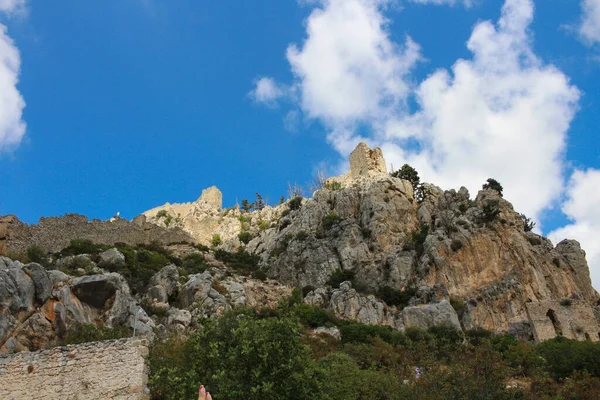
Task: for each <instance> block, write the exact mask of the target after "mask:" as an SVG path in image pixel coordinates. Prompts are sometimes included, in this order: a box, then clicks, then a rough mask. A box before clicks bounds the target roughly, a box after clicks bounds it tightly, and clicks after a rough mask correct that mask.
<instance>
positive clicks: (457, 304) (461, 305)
mask: <svg viewBox="0 0 600 400" xmlns="http://www.w3.org/2000/svg"><path fill="white" fill-rule="evenodd" d="M450 305H451V306H452V308H454V311H456V314H457V315H458V318H459V319H460V318H462V316H463V315H464V313H465V312H466V311H467V304H466V303H465V301H464V300H463V299H459V298H458V297H450Z"/></svg>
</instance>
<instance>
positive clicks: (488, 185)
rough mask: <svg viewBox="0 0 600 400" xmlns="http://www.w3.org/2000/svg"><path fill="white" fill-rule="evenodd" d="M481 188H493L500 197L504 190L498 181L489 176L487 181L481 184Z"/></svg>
mask: <svg viewBox="0 0 600 400" xmlns="http://www.w3.org/2000/svg"><path fill="white" fill-rule="evenodd" d="M482 188H483V189H484V190H487V189H493V190H495V191H496V192H498V194H499V195H500V197H502V191H503V190H504V188H503V187H502V185H501V184H500V182H498V181H497V180H495V179H493V178H489V179H488V180H487V183H484V184H483V186H482Z"/></svg>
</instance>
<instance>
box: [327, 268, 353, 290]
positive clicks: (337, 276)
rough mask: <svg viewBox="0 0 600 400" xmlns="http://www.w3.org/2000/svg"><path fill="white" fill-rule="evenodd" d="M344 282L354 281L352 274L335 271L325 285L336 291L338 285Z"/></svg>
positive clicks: (339, 270)
mask: <svg viewBox="0 0 600 400" xmlns="http://www.w3.org/2000/svg"><path fill="white" fill-rule="evenodd" d="M346 281H350V282H353V281H354V272H351V271H343V270H341V269H338V270H337V271H334V272H333V274H331V276H330V277H329V280H328V281H327V284H328V285H330V286H331V287H332V288H334V289H337V288H339V287H340V284H341V283H342V282H346Z"/></svg>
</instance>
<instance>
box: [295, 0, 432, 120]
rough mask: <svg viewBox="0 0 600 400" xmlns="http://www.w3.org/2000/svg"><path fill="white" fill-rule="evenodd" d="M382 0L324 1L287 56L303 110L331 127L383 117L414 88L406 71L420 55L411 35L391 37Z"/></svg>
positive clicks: (394, 109) (382, 118)
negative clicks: (300, 41) (395, 39)
mask: <svg viewBox="0 0 600 400" xmlns="http://www.w3.org/2000/svg"><path fill="white" fill-rule="evenodd" d="M387 3H388V1H384V0H327V1H322V2H320V7H317V8H316V9H315V10H314V11H313V12H312V13H311V15H310V16H309V18H308V20H307V23H306V27H307V28H306V30H307V38H306V40H305V42H304V43H303V45H302V46H301V47H298V46H297V45H291V46H290V47H289V48H288V50H287V58H288V61H289V63H290V65H291V68H292V71H293V73H294V75H295V77H296V82H295V84H294V85H295V86H296V87H297V89H298V92H299V95H300V102H301V106H302V109H303V110H304V112H305V113H306V114H307V115H308V116H309V117H311V118H319V119H321V120H322V121H323V122H324V123H325V124H326V125H327V126H328V127H330V128H332V129H342V130H344V129H354V127H356V126H357V124H359V123H361V122H365V123H370V124H373V123H381V122H383V121H384V120H385V119H387V118H389V117H390V116H391V115H392V114H393V113H394V112H395V111H397V110H398V109H402V108H403V107H404V105H405V103H406V98H407V96H408V95H409V93H410V88H409V85H408V84H407V83H406V82H405V77H406V76H407V75H408V74H409V72H410V71H411V69H412V68H413V67H414V65H415V64H416V62H417V61H418V60H419V58H420V54H419V46H417V45H416V43H414V42H413V41H412V40H411V39H410V38H409V37H407V38H406V40H405V43H404V44H403V45H402V46H400V45H398V44H396V43H394V42H392V41H391V40H390V39H389V33H388V32H387V30H386V25H387V23H388V21H387V20H386V19H385V18H384V16H383V15H382V13H381V12H380V11H381V9H382V7H385V5H386V4H387Z"/></svg>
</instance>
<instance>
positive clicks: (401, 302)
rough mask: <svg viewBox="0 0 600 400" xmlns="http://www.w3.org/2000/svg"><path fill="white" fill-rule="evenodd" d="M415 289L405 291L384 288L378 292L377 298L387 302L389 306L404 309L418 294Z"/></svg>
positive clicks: (388, 287)
mask: <svg viewBox="0 0 600 400" xmlns="http://www.w3.org/2000/svg"><path fill="white" fill-rule="evenodd" d="M416 292H417V291H416V289H415V288H407V289H405V290H398V289H394V288H392V287H390V286H383V287H382V288H380V289H379V290H378V291H377V296H378V297H379V298H381V300H383V301H385V303H386V304H387V305H390V306H399V307H400V308H404V307H406V306H407V305H408V302H409V300H410V299H411V298H412V297H413V296H414V295H415V294H416Z"/></svg>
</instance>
